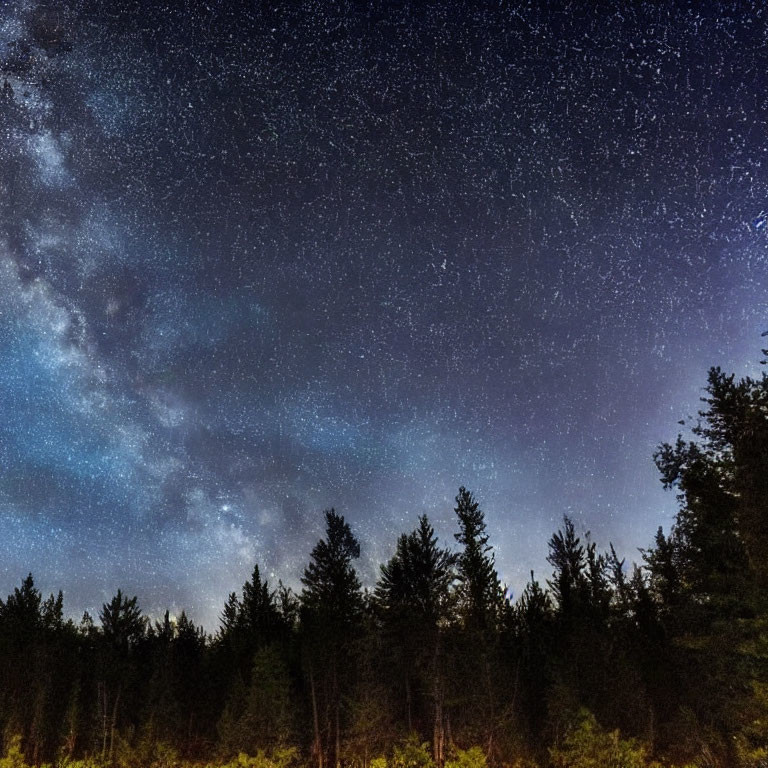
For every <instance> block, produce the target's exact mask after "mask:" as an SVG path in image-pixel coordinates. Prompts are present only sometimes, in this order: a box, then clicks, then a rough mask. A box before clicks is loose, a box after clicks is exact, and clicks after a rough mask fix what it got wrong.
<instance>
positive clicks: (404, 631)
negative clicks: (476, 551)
mask: <svg viewBox="0 0 768 768" xmlns="http://www.w3.org/2000/svg"><path fill="white" fill-rule="evenodd" d="M455 563H456V556H455V555H453V554H452V553H450V552H449V551H448V550H446V549H442V548H441V547H439V546H438V544H437V537H436V536H435V532H434V529H433V528H432V525H431V524H430V522H429V520H428V518H427V516H426V515H422V516H421V517H420V518H419V525H418V527H417V528H416V530H414V531H413V532H412V533H410V534H408V535H406V534H403V535H402V536H400V538H399V539H398V542H397V549H396V551H395V554H394V556H393V557H392V558H391V560H390V561H389V562H388V563H386V564H385V565H383V566H382V567H381V575H380V577H379V581H378V583H377V585H376V589H375V591H374V605H375V607H376V609H377V611H378V613H379V615H380V616H381V619H382V622H383V626H384V628H385V631H386V633H387V636H388V644H389V646H390V648H391V651H392V653H393V656H394V660H395V663H396V664H397V666H398V667H399V669H400V673H399V676H400V677H401V679H402V680H403V681H404V693H405V710H406V722H407V727H408V730H409V731H411V730H413V726H414V719H413V709H414V704H413V699H414V691H413V685H414V682H415V683H417V684H418V685H420V687H421V689H422V690H423V691H424V693H425V694H426V696H427V698H428V699H429V700H431V704H432V718H431V720H432V732H433V739H432V741H433V755H434V758H435V761H436V762H437V763H438V764H440V763H441V762H442V759H443V753H444V749H445V730H446V721H445V711H444V710H445V706H444V705H445V695H446V692H445V649H444V644H445V643H444V637H443V630H442V626H443V625H444V624H445V623H446V621H447V619H448V615H449V610H450V588H451V585H452V583H453V582H454V580H455V578H456V574H455V570H454V568H455Z"/></svg>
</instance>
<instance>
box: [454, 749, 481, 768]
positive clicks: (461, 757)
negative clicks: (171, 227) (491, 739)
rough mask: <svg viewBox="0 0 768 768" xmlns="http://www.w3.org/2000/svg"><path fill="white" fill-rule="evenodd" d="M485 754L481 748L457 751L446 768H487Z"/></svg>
mask: <svg viewBox="0 0 768 768" xmlns="http://www.w3.org/2000/svg"><path fill="white" fill-rule="evenodd" d="M487 766H488V763H487V761H486V759H485V752H483V750H482V749H481V748H480V747H477V746H475V747H470V748H469V749H457V750H456V752H455V754H454V756H453V757H452V758H451V759H450V760H446V761H445V768H487Z"/></svg>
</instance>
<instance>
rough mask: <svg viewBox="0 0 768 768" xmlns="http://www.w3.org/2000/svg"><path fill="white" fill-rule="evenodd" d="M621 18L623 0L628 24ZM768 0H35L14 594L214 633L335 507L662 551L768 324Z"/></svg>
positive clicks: (2, 432)
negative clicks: (657, 451)
mask: <svg viewBox="0 0 768 768" xmlns="http://www.w3.org/2000/svg"><path fill="white" fill-rule="evenodd" d="M620 5H621V4H620ZM767 27H768V17H767V16H766V11H765V10H764V8H763V7H762V5H761V4H759V3H736V2H721V3H714V2H713V3H708V4H706V7H705V8H699V9H697V8H695V7H694V6H693V5H691V4H687V3H672V2H666V3H647V4H640V3H636V4H632V7H631V8H621V7H620V6H616V5H614V4H607V3H606V4H597V5H593V6H590V7H588V8H587V7H586V6H583V5H582V6H580V5H578V4H570V3H541V4H539V3H533V2H519V3H493V4H491V3H487V4H486V3H456V2H450V3H449V2H441V3H438V2H423V3H422V2H419V3H403V4H399V3H389V2H378V1H377V2H372V3H368V4H354V3H339V4H336V5H333V6H332V5H331V4H328V3H313V2H308V1H307V2H302V3H298V4H296V3H290V4H289V3H285V4H282V3H278V4H267V3H256V2H223V1H222V2H214V1H213V0H211V1H210V2H207V3H204V2H196V1H195V2H192V0H189V1H188V2H182V1H181V0H179V2H173V3H160V2H139V1H138V0H123V1H122V2H119V3H118V2H115V3H110V2H107V1H106V0H101V1H100V2H97V1H96V0H69V1H68V2H35V1H34V0H10V1H9V2H6V3H5V4H4V5H3V6H2V8H0V222H1V223H0V593H2V594H6V593H7V591H9V590H11V589H12V587H13V586H14V585H15V584H16V583H17V582H18V581H19V579H20V578H21V577H22V576H24V575H25V574H26V573H27V572H28V571H30V570H31V571H33V573H34V574H35V576H36V579H37V582H38V584H39V585H40V586H41V588H42V589H44V590H52V589H58V588H59V587H61V588H63V589H64V591H65V601H66V606H67V608H68V609H69V610H70V611H71V612H73V613H77V612H79V611H81V610H83V609H86V608H87V609H90V610H94V609H96V608H98V606H100V605H101V603H102V602H104V601H105V600H106V599H108V598H109V597H110V596H111V595H112V594H113V593H114V592H115V591H116V590H117V588H118V587H121V588H122V589H123V590H125V591H127V592H129V593H131V594H133V593H136V594H138V595H139V598H140V602H141V604H142V606H143V607H144V608H145V610H147V611H148V612H150V613H152V612H158V611H160V610H162V609H164V608H165V607H166V606H168V607H170V608H172V609H173V610H180V609H181V608H186V609H187V610H188V612H189V613H190V615H191V616H192V618H193V619H195V620H196V621H202V622H203V623H204V624H205V626H206V628H208V629H209V630H212V629H214V628H215V626H216V621H217V618H216V617H217V615H218V613H219V611H220V609H221V606H222V605H223V602H224V599H225V598H226V595H227V593H228V592H229V591H231V590H233V589H238V588H239V587H240V585H242V583H243V582H244V581H245V579H246V578H247V577H248V575H249V574H250V571H251V569H252V565H253V563H254V562H255V561H258V562H259V563H260V565H262V566H263V567H264V568H265V569H266V572H267V573H269V574H273V576H272V578H273V579H276V578H277V577H281V578H283V579H284V580H285V581H286V582H288V583H291V584H295V583H296V581H297V579H298V576H299V575H300V572H301V570H302V568H303V566H304V564H305V562H306V561H307V558H308V553H309V550H310V548H311V546H312V544H313V543H314V542H315V541H316V539H317V538H318V537H319V535H320V534H321V528H322V514H321V513H322V510H323V509H325V508H327V507H330V506H335V507H336V508H337V509H338V510H339V511H340V512H341V513H342V514H344V515H345V516H346V517H347V518H348V519H349V520H350V522H351V523H352V525H353V528H354V530H355V531H356V532H357V534H358V535H359V537H360V539H361V543H362V549H363V558H362V561H361V565H360V569H361V572H362V574H363V576H364V580H366V581H367V582H369V583H370V582H371V581H372V579H374V578H375V574H376V567H377V564H378V563H379V562H380V561H382V560H384V559H385V558H387V557H388V556H389V555H390V553H391V551H392V549H393V547H394V542H395V538H396V536H397V535H398V534H399V533H400V532H402V531H405V530H410V529H411V528H412V527H413V525H415V523H416V518H417V515H419V514H421V513H423V512H427V513H428V514H429V515H430V517H431V518H432V519H433V521H434V523H435V525H436V528H437V530H438V533H439V534H440V535H441V536H442V537H443V538H444V540H447V541H452V536H451V534H452V533H453V529H454V525H453V519H452V517H453V513H452V506H453V504H452V502H453V497H454V495H455V493H456V490H457V488H458V486H459V485H461V484H463V485H466V486H467V487H468V488H470V489H471V490H472V491H473V492H474V493H475V495H476V496H477V497H478V499H479V500H480V502H481V504H482V507H483V509H484V510H485V512H486V517H487V520H488V524H489V529H490V531H491V535H492V542H493V543H494V545H495V547H496V550H497V561H498V565H499V571H500V574H501V576H502V578H503V579H504V580H505V581H506V582H507V583H509V584H510V585H512V586H513V588H514V590H515V591H517V590H519V588H520V587H522V585H523V584H524V582H525V579H526V578H527V575H528V572H529V570H530V569H531V568H535V569H536V571H537V573H538V574H539V575H541V576H545V575H546V574H547V572H548V567H547V566H546V564H545V561H544V558H545V554H546V541H547V538H548V536H549V535H550V534H551V533H552V532H553V530H554V529H555V528H556V527H557V525H558V524H559V522H560V520H561V518H562V515H563V514H569V515H571V516H572V517H573V518H574V520H575V521H576V524H577V527H578V528H579V530H586V529H591V531H592V533H593V536H594V537H595V538H596V539H597V540H598V541H599V542H600V543H601V544H603V545H605V546H607V544H608V542H609V541H613V542H614V544H615V545H616V547H617V550H618V551H619V552H620V553H622V554H624V555H626V556H628V558H629V559H633V558H634V559H636V558H637V553H636V549H637V547H641V546H645V545H647V544H648V543H649V542H650V540H651V538H652V536H653V533H654V532H655V529H656V527H657V526H658V525H660V524H664V525H665V526H666V525H668V524H669V522H670V521H671V518H672V512H673V505H674V499H671V498H669V497H668V496H665V495H664V494H663V493H662V491H661V486H660V483H659V482H658V480H657V477H656V471H655V468H654V467H653V463H652V460H651V454H652V452H653V449H654V447H655V445H656V444H657V443H659V442H660V441H662V440H665V439H670V438H672V437H674V435H675V434H676V430H677V429H678V428H679V427H678V425H677V424H676V422H677V421H678V419H682V418H688V417H689V416H690V415H692V414H695V411H696V409H697V407H698V398H699V396H700V394H701V386H702V385H703V383H704V380H705V374H706V370H707V368H708V367H709V366H710V365H722V366H723V367H724V368H727V369H732V370H735V371H736V372H737V373H739V374H744V373H747V372H749V371H751V370H753V369H754V365H755V363H756V361H757V359H758V357H759V348H760V333H761V331H763V330H764V329H765V322H766V315H767V314H768V313H767V309H768V306H767V304H768V299H767V298H766V297H767V296H768V293H766V287H767V285H768V260H767V256H768V250H767V242H766V236H768V235H767V233H766V228H765V226H764V225H765V221H766V218H765V216H766V213H765V211H766V209H768V184H767V183H766V172H765V169H764V168H763V164H764V163H765V162H766V161H768V140H767V139H766V136H768V125H767V124H766V123H767V120H768V107H766V102H765V72H766V68H767V67H768V49H766V47H765V44H764V41H765V39H766V36H767V34H768V28H767Z"/></svg>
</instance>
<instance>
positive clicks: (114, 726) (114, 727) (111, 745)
mask: <svg viewBox="0 0 768 768" xmlns="http://www.w3.org/2000/svg"><path fill="white" fill-rule="evenodd" d="M120 694H121V691H120V689H119V688H118V689H117V696H115V706H114V707H113V708H112V725H111V727H110V731H109V762H110V764H112V763H113V761H114V757H115V731H116V730H117V712H118V708H119V706H120Z"/></svg>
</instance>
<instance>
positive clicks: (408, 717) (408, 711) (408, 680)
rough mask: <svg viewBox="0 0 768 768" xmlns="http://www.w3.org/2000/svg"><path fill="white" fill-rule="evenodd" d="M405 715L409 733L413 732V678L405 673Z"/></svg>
mask: <svg viewBox="0 0 768 768" xmlns="http://www.w3.org/2000/svg"><path fill="white" fill-rule="evenodd" d="M405 715H406V722H407V723H408V733H413V720H412V719H411V678H410V675H409V674H408V672H407V671H406V673H405Z"/></svg>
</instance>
